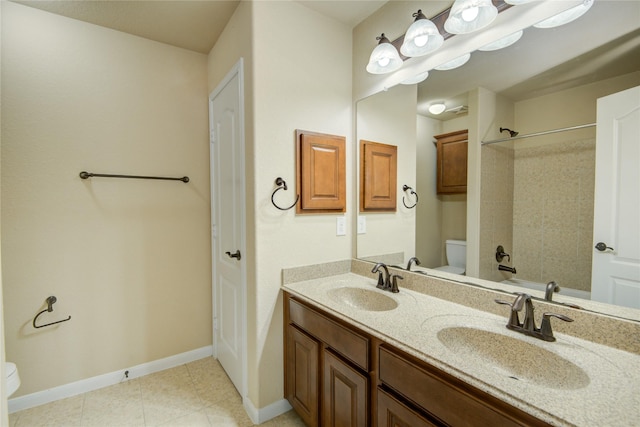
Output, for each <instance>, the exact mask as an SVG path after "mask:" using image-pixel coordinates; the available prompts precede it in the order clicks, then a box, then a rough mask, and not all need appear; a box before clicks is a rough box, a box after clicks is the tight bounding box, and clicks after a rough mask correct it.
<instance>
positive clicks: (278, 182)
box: [271, 177, 300, 211]
mask: <svg viewBox="0 0 640 427" xmlns="http://www.w3.org/2000/svg"><path fill="white" fill-rule="evenodd" d="M276 185H277V186H278V188H276V189H275V190H273V193H271V203H273V206H275V207H276V208H278V209H280V210H281V211H288V210H289V209H291V208H293V207H294V206H295V205H297V204H298V200H300V195H299V194H298V195H296V201H295V202H293V204H292V205H291V206H289V207H288V208H281V207H280V206H278V205H276V202H275V201H274V200H273V196H275V195H276V193H277V192H278V190H285V191H287V183H286V182H285V181H284V179H282V178H280V177H277V178H276Z"/></svg>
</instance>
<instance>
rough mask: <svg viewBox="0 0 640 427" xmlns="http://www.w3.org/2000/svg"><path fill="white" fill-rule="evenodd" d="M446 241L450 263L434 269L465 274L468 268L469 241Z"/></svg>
mask: <svg viewBox="0 0 640 427" xmlns="http://www.w3.org/2000/svg"><path fill="white" fill-rule="evenodd" d="M445 243H446V247H445V251H446V254H447V262H448V265H443V266H442V267H437V268H434V270H439V271H445V272H447V273H453V274H465V271H466V269H467V242H466V241H465V240H447V241H446V242H445Z"/></svg>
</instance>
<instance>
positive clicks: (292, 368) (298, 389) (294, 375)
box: [285, 325, 320, 426]
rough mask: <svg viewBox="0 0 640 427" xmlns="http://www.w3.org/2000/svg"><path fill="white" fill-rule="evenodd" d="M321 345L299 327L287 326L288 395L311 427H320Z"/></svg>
mask: <svg viewBox="0 0 640 427" xmlns="http://www.w3.org/2000/svg"><path fill="white" fill-rule="evenodd" d="M319 355H320V344H319V343H318V342H317V341H316V340H314V339H313V338H311V337H309V336H308V335H307V334H305V333H304V332H302V331H300V330H298V328H296V327H295V326H292V325H289V326H288V327H287V359H286V360H287V363H286V370H287V381H286V384H285V387H286V390H285V395H286V397H287V400H289V403H291V406H293V407H294V408H295V410H296V412H297V413H298V415H300V417H301V418H302V419H303V420H304V422H305V423H306V424H307V425H308V426H317V425H318V415H319V382H318V380H319V378H318V376H319V369H320V365H319V360H318V359H319Z"/></svg>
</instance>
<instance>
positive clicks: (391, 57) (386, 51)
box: [367, 34, 402, 74]
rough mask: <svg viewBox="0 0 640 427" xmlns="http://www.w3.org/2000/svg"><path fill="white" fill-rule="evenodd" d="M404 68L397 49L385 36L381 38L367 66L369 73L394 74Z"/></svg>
mask: <svg viewBox="0 0 640 427" xmlns="http://www.w3.org/2000/svg"><path fill="white" fill-rule="evenodd" d="M400 67H402V59H400V55H399V54H398V51H397V50H396V48H395V47H394V46H393V45H392V44H391V43H390V42H389V39H387V38H386V37H385V36H384V34H382V35H381V36H380V43H379V44H378V46H376V47H375V49H373V52H371V56H370V57H369V63H368V64H367V71H368V72H369V73H371V74H386V73H392V72H394V71H396V70H398V69H399V68H400Z"/></svg>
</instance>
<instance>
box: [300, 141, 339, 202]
mask: <svg viewBox="0 0 640 427" xmlns="http://www.w3.org/2000/svg"><path fill="white" fill-rule="evenodd" d="M346 164H347V162H346V145H345V138H344V137H342V136H335V135H326V134H322V133H316V132H308V131H303V130H299V129H298V130H296V169H297V171H296V183H297V188H298V189H299V191H300V201H299V203H298V204H297V205H296V213H301V214H302V213H340V212H345V211H346V208H347V196H346V188H347V182H346Z"/></svg>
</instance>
